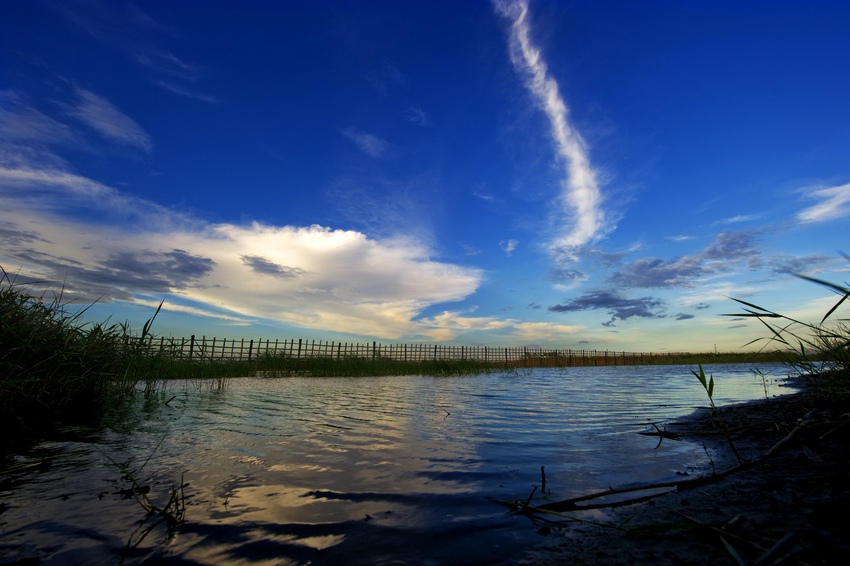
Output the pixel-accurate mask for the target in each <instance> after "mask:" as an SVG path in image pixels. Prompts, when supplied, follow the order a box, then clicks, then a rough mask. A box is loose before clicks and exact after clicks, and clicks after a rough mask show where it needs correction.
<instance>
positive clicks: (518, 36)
mask: <svg viewBox="0 0 850 566" xmlns="http://www.w3.org/2000/svg"><path fill="white" fill-rule="evenodd" d="M494 4H495V7H496V11H497V12H499V13H500V14H501V15H502V16H504V17H505V18H507V19H508V20H509V21H510V23H511V33H510V48H511V60H512V62H513V64H514V67H515V68H516V69H517V70H518V71H519V72H520V73H521V74H522V75H523V77H524V78H525V84H526V87H527V88H528V89H529V91H530V92H531V94H532V95H533V96H534V98H535V99H536V100H537V102H538V104H540V106H541V108H542V109H543V111H544V112H545V113H546V117H547V118H548V119H549V123H550V126H551V135H552V139H553V141H554V142H555V148H556V151H557V154H558V156H559V157H560V158H561V159H563V161H564V162H565V164H566V170H565V177H566V178H565V180H564V188H563V192H562V194H561V202H562V204H563V205H564V207H565V208H566V209H567V210H569V211H571V223H572V227H571V228H570V229H569V230H567V231H566V233H565V234H562V235H560V236H558V237H557V238H556V239H555V240H554V241H553V242H551V248H552V249H553V251H556V252H566V253H567V254H572V253H573V251H574V250H575V249H576V248H580V247H581V246H584V245H585V244H587V243H589V242H591V241H592V240H594V239H595V238H596V237H597V236H598V235H599V233H600V231H601V230H602V229H603V224H604V222H605V215H604V212H603V210H602V194H601V192H600V190H599V183H598V181H597V175H596V171H595V170H594V169H593V167H592V166H591V164H590V159H589V157H588V152H587V148H586V145H585V142H584V140H583V139H582V137H581V135H580V134H579V133H578V132H577V131H576V130H575V128H574V127H573V126H572V125H571V124H570V121H569V108H568V107H567V104H566V102H565V101H564V98H563V96H562V95H561V92H560V88H559V86H558V83H557V82H556V81H555V79H554V78H552V77H551V76H550V75H549V71H548V68H547V65H546V62H545V61H544V59H543V55H542V54H541V52H540V49H539V48H538V47H537V46H536V45H534V43H533V42H532V39H531V27H530V22H529V18H528V2H527V1H526V0H497V1H496V2H495V3H494Z"/></svg>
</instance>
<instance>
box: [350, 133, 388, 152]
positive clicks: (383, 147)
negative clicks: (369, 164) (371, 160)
mask: <svg viewBox="0 0 850 566" xmlns="http://www.w3.org/2000/svg"><path fill="white" fill-rule="evenodd" d="M342 135H344V136H345V137H347V138H348V139H350V140H351V141H352V142H354V145H356V146H357V148H358V149H360V151H362V152H363V153H365V154H366V155H371V156H372V157H381V156H382V155H383V154H384V153H385V152H386V151H387V147H388V145H389V144H387V142H386V141H385V140H383V139H381V138H379V137H378V136H376V135H374V134H369V133H366V132H361V131H360V130H357V129H355V128H346V129H345V130H343V131H342Z"/></svg>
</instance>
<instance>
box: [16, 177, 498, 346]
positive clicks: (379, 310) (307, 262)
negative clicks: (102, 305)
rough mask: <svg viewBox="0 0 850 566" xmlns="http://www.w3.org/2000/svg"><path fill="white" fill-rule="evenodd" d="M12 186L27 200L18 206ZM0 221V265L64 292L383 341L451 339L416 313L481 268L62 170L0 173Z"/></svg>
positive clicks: (399, 243)
mask: <svg viewBox="0 0 850 566" xmlns="http://www.w3.org/2000/svg"><path fill="white" fill-rule="evenodd" d="M23 186H26V187H28V188H29V190H28V191H27V194H29V195H30V198H27V199H20V198H19V196H20V194H21V190H20V188H21V187H23ZM94 195H97V198H93V197H94ZM45 203H49V204H45ZM69 203H74V208H75V209H77V210H78V211H79V210H80V209H81V208H82V207H85V208H86V209H87V210H88V213H87V216H89V217H90V216H92V215H98V214H104V215H105V214H106V213H105V212H104V210H102V209H107V210H108V214H109V217H108V218H105V220H104V222H99V223H94V224H92V223H87V224H83V223H81V222H78V221H76V220H74V219H71V218H68V217H67V216H66V215H65V214H64V212H65V210H66V209H67V208H68V204H69ZM112 204H118V205H123V206H118V207H112V206H111V205H112ZM148 215H149V216H148ZM128 218H129V219H131V220H132V222H127V221H126V220H127V219H128ZM131 224H132V226H130V225H131ZM0 225H2V226H4V227H5V229H6V230H7V231H10V233H11V235H12V236H14V237H13V238H9V239H4V240H3V241H0V265H3V266H4V267H6V268H17V267H18V266H20V267H21V269H22V273H24V274H25V275H27V276H32V277H37V278H40V279H47V280H54V281H65V285H66V289H67V291H68V292H69V293H72V294H74V295H75V296H86V297H89V298H90V299H98V298H100V300H102V301H109V300H122V301H130V302H135V301H143V300H146V297H144V296H143V295H150V294H152V293H156V294H168V295H169V296H170V297H172V299H171V300H170V302H176V303H178V304H179V305H184V306H185V305H187V304H188V305H191V306H192V308H193V309H195V311H194V312H195V313H202V312H206V313H208V315H209V316H214V317H216V318H222V316H223V315H224V316H227V317H230V318H229V319H231V320H232V319H241V320H243V321H247V320H269V321H278V322H283V323H288V324H291V325H295V326H299V327H304V328H312V329H321V330H332V331H335V332H349V333H353V334H358V335H364V336H374V337H378V338H384V339H398V338H400V337H402V336H411V335H416V336H426V337H430V338H432V339H438V338H439V337H440V336H445V335H446V334H447V333H448V334H451V333H453V332H454V330H452V329H451V328H448V329H444V328H441V327H440V326H439V325H440V324H441V323H442V322H444V321H446V320H447V319H444V318H439V317H438V318H436V319H435V320H433V321H430V322H422V321H419V320H417V317H419V316H420V314H421V313H422V312H423V311H424V310H425V309H426V308H428V307H430V306H432V305H436V304H440V303H448V302H452V301H458V300H461V299H463V298H465V297H467V296H469V295H470V294H472V293H473V292H475V290H476V289H477V288H478V286H479V284H480V282H481V281H482V279H483V272H482V271H481V270H478V269H474V268H468V267H462V266H458V265H453V264H450V263H443V262H439V261H435V260H433V259H431V250H430V249H428V248H427V247H425V246H424V245H422V244H421V243H418V242H416V241H414V240H410V239H383V240H375V239H370V238H369V237H367V236H366V235H365V234H363V233H361V232H356V231H352V230H333V229H331V228H328V227H323V226H300V227H297V226H270V225H264V224H250V225H234V224H227V223H224V224H208V223H204V222H202V221H199V220H195V219H187V218H186V217H185V216H184V215H181V214H178V213H174V212H171V211H169V210H168V209H164V208H162V207H158V206H155V205H154V204H152V203H145V202H141V201H138V200H136V199H132V198H130V197H127V196H126V195H123V194H122V193H121V192H120V191H117V190H116V189H114V188H112V187H108V186H105V185H103V184H100V183H97V182H96V181H93V180H91V179H88V178H86V177H82V176H79V175H74V174H71V173H67V172H61V171H38V170H34V169H26V170H25V169H19V170H10V169H8V168H0ZM165 308H166V309H167V308H169V301H166V307H165ZM179 308H182V307H178V310H179ZM451 324H452V325H453V326H455V327H456V326H458V325H461V326H462V325H463V323H462V322H457V321H454V322H452V323H451ZM490 326H491V327H496V326H499V323H498V322H492V323H491V324H490Z"/></svg>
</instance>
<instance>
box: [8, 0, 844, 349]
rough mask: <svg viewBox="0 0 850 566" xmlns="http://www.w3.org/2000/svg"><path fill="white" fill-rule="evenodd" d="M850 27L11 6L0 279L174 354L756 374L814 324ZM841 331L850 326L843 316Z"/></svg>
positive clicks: (528, 11)
mask: <svg viewBox="0 0 850 566" xmlns="http://www.w3.org/2000/svg"><path fill="white" fill-rule="evenodd" d="M848 29H850V4H848V3H846V2H839V1H835V2H824V1H806V2H803V1H798V2H753V1H743V2H717V1H711V2H699V1H697V2H673V1H664V2H614V1H610V2H609V1H593V2H554V1H534V0H531V1H530V2H529V3H528V4H527V5H526V4H525V3H522V2H509V1H504V2H495V3H493V2H483V1H482V2H473V1H470V2H448V1H445V2H442V1H436V2H433V1H428V2H425V1H421V2H396V1H385V2H375V1H357V2H355V1H349V2H270V1H269V2H211V1H204V2H201V1H196V2H195V1H193V2H190V1H186V2H171V1H156V2H138V3H124V2H117V1H116V2H112V1H110V2H107V1H105V0H104V1H99V0H86V1H61V2H59V1H57V2H46V1H31V0H7V1H5V2H2V3H0V57H2V59H0V234H2V238H1V239H0V266H2V267H3V268H4V269H6V270H7V271H8V272H11V273H17V274H18V278H19V279H18V280H19V282H25V281H28V280H31V279H36V280H42V281H51V282H54V285H55V287H54V288H58V286H61V285H63V284H64V286H65V293H66V297H68V298H70V299H71V300H73V301H74V302H75V304H79V305H86V304H90V303H92V302H94V301H97V304H96V305H95V306H94V307H93V308H91V309H90V310H89V311H88V312H87V313H86V316H87V317H90V318H93V319H95V320H102V319H104V318H106V317H108V316H112V318H113V319H114V320H118V321H122V320H125V319H126V320H129V321H130V322H131V323H132V324H133V325H134V326H135V327H141V325H142V324H143V322H144V321H145V320H146V319H147V318H148V317H149V316H150V315H151V314H152V313H153V309H154V308H155V307H156V305H157V304H158V303H159V302H160V301H161V300H163V299H164V300H165V305H164V307H163V312H162V313H161V314H160V316H159V318H158V319H157V323H156V326H155V327H154V331H155V332H156V333H158V334H165V335H176V336H181V335H188V334H197V335H202V334H203V335H207V336H219V337H246V338H248V337H264V338H293V337H294V338H301V337H303V338H308V339H309V338H313V339H326V340H347V341H358V340H380V341H385V342H396V341H400V342H413V341H425V342H446V343H456V344H489V345H538V346H545V347H562V348H588V349H612V350H644V351H646V350H652V351H660V350H692V351H700V350H712V349H714V348H715V346H716V347H717V348H718V349H723V350H734V349H737V348H739V347H740V346H741V345H743V344H745V343H746V342H748V341H749V340H751V339H752V338H754V337H756V336H759V335H763V333H762V331H761V329H760V328H759V325H758V323H753V322H749V323H748V322H746V321H743V320H737V319H734V318H729V317H722V316H719V315H720V314H723V313H729V312H738V310H739V309H738V308H737V307H736V306H735V304H734V303H733V301H731V300H730V299H729V297H736V298H739V299H743V300H747V301H750V302H754V303H757V304H761V305H763V306H765V307H768V308H772V309H774V310H779V311H780V312H785V313H788V314H793V315H796V316H800V317H803V318H806V319H811V320H815V319H817V320H819V318H820V316H822V315H823V314H824V313H825V312H826V310H827V309H828V308H829V306H830V305H831V304H832V303H834V302H835V298H834V296H832V295H830V293H829V292H828V291H827V290H826V289H823V288H821V287H818V286H817V285H813V284H811V283H806V282H802V281H799V280H797V279H796V278H795V277H794V276H793V275H792V273H794V272H802V273H805V274H808V275H812V276H816V277H821V278H825V279H828V280H834V281H837V282H842V281H845V280H846V279H847V277H846V272H847V270H848V267H850V266H848V262H847V261H846V260H845V259H844V258H842V257H841V255H840V253H839V252H840V251H846V252H850V247H848V238H847V236H848V233H850V230H848V222H847V217H848V216H850V103H848V100H850V71H848V67H847V62H848V61H850V34H848V33H847V30H848ZM839 314H840V313H839Z"/></svg>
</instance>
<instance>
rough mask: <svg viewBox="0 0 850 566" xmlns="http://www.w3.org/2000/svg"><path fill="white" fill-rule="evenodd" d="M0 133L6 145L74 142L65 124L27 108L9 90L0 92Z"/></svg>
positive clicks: (18, 97)
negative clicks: (13, 143) (14, 143)
mask: <svg viewBox="0 0 850 566" xmlns="http://www.w3.org/2000/svg"><path fill="white" fill-rule="evenodd" d="M0 132H2V137H3V138H4V141H5V142H6V143H9V142H21V143H24V142H26V143H37V144H45V145H52V144H62V143H69V142H71V141H72V140H75V136H74V135H73V134H72V133H71V129H70V128H69V127H68V126H67V125H66V124H63V123H61V122H57V121H56V120H54V119H53V118H50V117H49V116H47V115H45V114H43V113H41V112H39V111H38V110H36V109H35V108H32V107H31V106H28V105H27V104H25V103H24V101H23V100H22V98H21V97H20V96H19V95H17V94H16V93H15V92H13V91H11V90H5V91H0Z"/></svg>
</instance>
